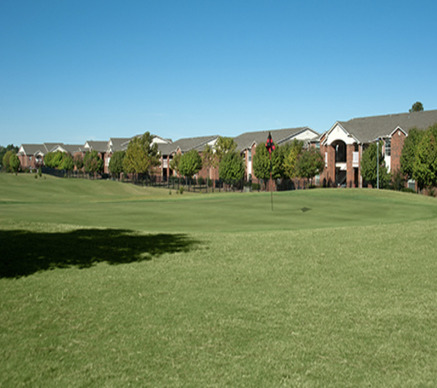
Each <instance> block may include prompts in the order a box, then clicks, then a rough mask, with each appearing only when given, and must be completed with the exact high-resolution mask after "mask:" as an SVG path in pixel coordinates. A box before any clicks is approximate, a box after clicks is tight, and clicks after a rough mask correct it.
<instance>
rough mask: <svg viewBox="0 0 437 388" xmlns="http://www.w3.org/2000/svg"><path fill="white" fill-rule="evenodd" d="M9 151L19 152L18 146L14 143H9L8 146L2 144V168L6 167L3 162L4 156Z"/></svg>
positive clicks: (0, 166)
mask: <svg viewBox="0 0 437 388" xmlns="http://www.w3.org/2000/svg"><path fill="white" fill-rule="evenodd" d="M8 151H15V153H17V152H18V147H16V146H14V145H13V144H9V145H8V146H6V147H2V146H0V169H1V168H3V167H5V166H4V164H3V157H4V156H5V154H6V152H8Z"/></svg>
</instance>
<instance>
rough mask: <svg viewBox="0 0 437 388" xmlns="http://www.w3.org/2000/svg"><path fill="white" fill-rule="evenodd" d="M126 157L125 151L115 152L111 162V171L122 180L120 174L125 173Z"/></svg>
mask: <svg viewBox="0 0 437 388" xmlns="http://www.w3.org/2000/svg"><path fill="white" fill-rule="evenodd" d="M125 155H126V152H125V151H115V152H114V153H113V154H112V156H111V160H110V161H109V171H110V172H111V174H113V175H115V176H116V177H117V179H120V174H121V173H122V172H123V160H124V157H125Z"/></svg>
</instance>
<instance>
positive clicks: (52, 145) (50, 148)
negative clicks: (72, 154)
mask: <svg viewBox="0 0 437 388" xmlns="http://www.w3.org/2000/svg"><path fill="white" fill-rule="evenodd" d="M63 145H64V143H44V149H45V150H46V152H44V153H45V154H46V153H47V152H52V151H53V150H54V149H55V148H56V147H59V146H63Z"/></svg>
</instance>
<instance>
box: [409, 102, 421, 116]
mask: <svg viewBox="0 0 437 388" xmlns="http://www.w3.org/2000/svg"><path fill="white" fill-rule="evenodd" d="M422 111H423V105H422V103H421V102H420V101H417V102H415V103H414V104H413V106H412V107H411V109H410V113H411V112H422Z"/></svg>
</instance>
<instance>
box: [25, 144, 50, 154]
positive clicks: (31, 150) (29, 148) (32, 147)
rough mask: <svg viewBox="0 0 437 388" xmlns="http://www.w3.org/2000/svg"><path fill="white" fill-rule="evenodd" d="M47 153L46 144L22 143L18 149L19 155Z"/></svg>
mask: <svg viewBox="0 0 437 388" xmlns="http://www.w3.org/2000/svg"><path fill="white" fill-rule="evenodd" d="M45 153H47V151H46V148H45V146H44V144H21V146H20V148H19V149H18V154H19V155H28V156H30V155H37V154H43V155H44V154H45Z"/></svg>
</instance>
